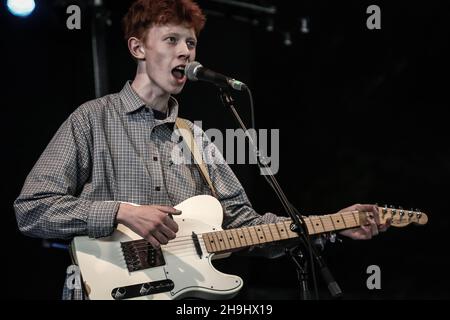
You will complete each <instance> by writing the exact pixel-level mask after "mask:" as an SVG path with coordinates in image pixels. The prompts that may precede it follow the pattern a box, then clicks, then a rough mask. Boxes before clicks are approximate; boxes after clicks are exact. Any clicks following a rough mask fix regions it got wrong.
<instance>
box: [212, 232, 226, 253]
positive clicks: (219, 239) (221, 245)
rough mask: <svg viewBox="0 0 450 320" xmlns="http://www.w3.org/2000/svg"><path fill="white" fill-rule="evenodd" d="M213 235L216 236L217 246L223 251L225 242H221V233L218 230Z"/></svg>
mask: <svg viewBox="0 0 450 320" xmlns="http://www.w3.org/2000/svg"><path fill="white" fill-rule="evenodd" d="M214 237H215V238H217V240H216V241H217V246H218V249H219V251H225V244H224V243H223V238H222V235H221V234H220V232H219V231H216V232H214Z"/></svg>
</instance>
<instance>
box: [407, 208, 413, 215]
mask: <svg viewBox="0 0 450 320" xmlns="http://www.w3.org/2000/svg"><path fill="white" fill-rule="evenodd" d="M413 211H414V209H413V208H411V210H409V212H408V216H409V217H412V216H413V214H414V213H413Z"/></svg>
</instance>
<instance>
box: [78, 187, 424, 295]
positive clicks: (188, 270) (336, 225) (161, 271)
mask: <svg viewBox="0 0 450 320" xmlns="http://www.w3.org/2000/svg"><path fill="white" fill-rule="evenodd" d="M175 208H177V209H179V210H181V211H182V212H183V213H182V214H181V215H180V216H174V220H175V221H176V222H177V224H178V226H179V231H178V233H177V237H176V238H175V239H174V240H172V241H170V242H169V243H168V244H167V245H162V246H161V249H159V250H154V249H153V248H152V247H151V246H150V245H149V243H148V242H147V241H145V240H143V239H142V237H140V236H138V235H137V234H136V233H134V232H133V231H131V230H130V229H128V228H127V227H125V226H123V225H120V224H119V225H118V227H117V230H116V231H115V232H114V233H113V234H112V235H111V236H109V237H106V238H101V239H90V238H88V237H87V236H80V237H76V238H74V240H73V242H72V253H73V256H74V258H75V261H76V263H77V264H78V266H79V268H80V272H81V276H82V280H83V281H82V282H83V284H84V289H85V291H86V293H87V295H88V297H89V298H90V299H116V300H122V299H148V300H159V299H180V298H186V297H197V298H204V299H228V298H232V297H233V296H234V295H236V294H237V293H238V291H239V290H240V289H241V288H242V285H243V281H242V279H241V278H240V277H237V276H234V275H229V274H224V273H221V272H219V271H218V270H216V269H215V268H214V266H213V265H212V263H211V260H213V259H216V258H219V257H226V256H229V252H230V251H232V250H234V249H239V248H244V247H249V246H253V245H257V244H263V243H269V242H276V241H282V240H286V239H291V238H296V237H298V234H297V233H295V232H293V231H291V230H290V224H291V221H290V220H287V221H285V222H279V223H273V224H266V225H259V226H253V227H244V228H238V229H229V230H222V229H221V225H222V217H223V212H222V206H221V204H220V202H219V201H218V200H217V199H216V198H214V197H211V196H207V195H200V196H195V197H192V198H190V199H187V200H185V201H183V202H182V203H180V204H179V205H177V206H176V207H175ZM367 215H368V213H366V212H359V211H351V212H342V213H337V214H332V215H322V216H314V217H310V218H305V219H304V220H305V223H306V225H307V228H308V232H309V234H320V233H325V232H330V231H335V230H343V229H348V228H354V227H358V226H360V225H364V224H367ZM379 215H380V220H381V221H382V222H385V221H386V219H388V218H390V219H392V222H391V225H392V226H397V227H403V226H406V225H408V224H410V223H415V224H419V225H423V224H426V223H427V221H428V217H427V216H426V214H424V213H422V212H418V211H406V210H402V209H393V208H387V207H384V208H383V207H379Z"/></svg>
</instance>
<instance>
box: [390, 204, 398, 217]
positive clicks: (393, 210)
mask: <svg viewBox="0 0 450 320" xmlns="http://www.w3.org/2000/svg"><path fill="white" fill-rule="evenodd" d="M390 207H391V211H392V216H395V214H396V213H397V210H396V209H395V208H394V206H393V205H391V206H390Z"/></svg>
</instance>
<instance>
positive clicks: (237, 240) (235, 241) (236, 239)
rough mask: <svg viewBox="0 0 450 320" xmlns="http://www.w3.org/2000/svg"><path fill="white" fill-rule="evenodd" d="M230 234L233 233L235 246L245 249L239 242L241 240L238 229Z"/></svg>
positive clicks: (232, 230)
mask: <svg viewBox="0 0 450 320" xmlns="http://www.w3.org/2000/svg"><path fill="white" fill-rule="evenodd" d="M230 232H231V236H232V237H233V241H234V244H235V245H236V248H238V247H244V246H243V245H242V243H241V242H240V241H239V240H240V239H239V236H238V234H237V232H236V229H231V230H230Z"/></svg>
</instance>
